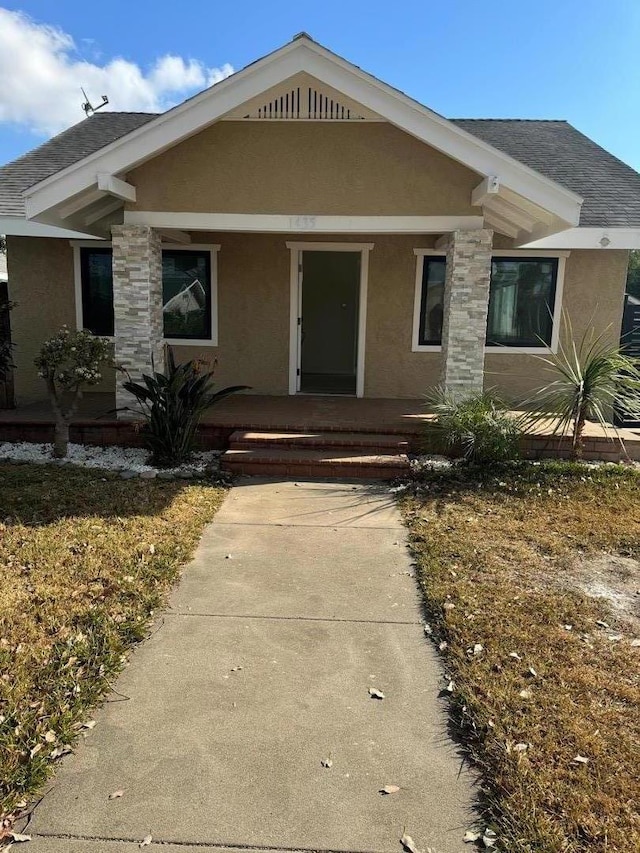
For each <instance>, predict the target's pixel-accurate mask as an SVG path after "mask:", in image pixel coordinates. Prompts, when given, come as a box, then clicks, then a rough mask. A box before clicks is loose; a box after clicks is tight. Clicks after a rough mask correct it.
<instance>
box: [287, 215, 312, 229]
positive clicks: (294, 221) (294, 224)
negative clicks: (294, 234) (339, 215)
mask: <svg viewBox="0 0 640 853" xmlns="http://www.w3.org/2000/svg"><path fill="white" fill-rule="evenodd" d="M316 219H317V217H315V216H290V217H289V227H290V228H291V230H292V231H314V230H315V228H316Z"/></svg>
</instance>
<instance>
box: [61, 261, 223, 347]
mask: <svg viewBox="0 0 640 853" xmlns="http://www.w3.org/2000/svg"><path fill="white" fill-rule="evenodd" d="M217 248H219V247H217V246H211V247H208V246H207V247H204V248H198V247H189V248H188V249H184V250H183V249H166V250H163V252H162V304H163V317H164V337H165V338H166V339H170V340H176V341H185V343H186V342H189V341H193V342H196V341H197V342H201V341H207V342H211V343H212V344H214V345H215V343H216V340H215V338H216V327H215V322H216V320H215V309H216V298H215V281H214V277H215V276H214V275H212V250H215V249H217ZM76 251H77V252H78V253H79V254H78V258H79V263H77V266H76V269H77V270H78V275H79V277H78V280H77V282H76V293H77V299H78V309H77V314H78V316H77V322H78V328H82V329H88V330H89V331H90V332H92V333H93V334H94V335H102V336H105V337H111V336H113V334H114V320H113V271H112V253H111V249H110V248H106V247H104V246H100V247H93V246H80V247H79V248H77V249H76Z"/></svg>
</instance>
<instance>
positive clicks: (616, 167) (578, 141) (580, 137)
mask: <svg viewBox="0 0 640 853" xmlns="http://www.w3.org/2000/svg"><path fill="white" fill-rule="evenodd" d="M452 121H453V123H454V124H456V125H458V127H461V128H462V129H463V130H466V131H467V132H468V133H471V134H473V135H474V136H477V137H479V138H480V139H482V140H484V142H488V143H489V145H493V147H494V148H498V149H499V150H500V151H504V152H505V154H509V155H510V156H511V157H513V158H514V159H515V160H519V161H520V162H521V163H524V164H525V165H526V166H530V167H531V168H532V169H535V170H536V171H537V172H540V174H542V175H545V176H546V177H547V178H551V179H552V180H553V181H556V182H557V183H558V184H560V185H561V186H563V187H566V188H567V189H570V190H573V191H574V192H576V193H578V195H580V196H582V197H583V198H584V203H583V205H582V211H581V214H580V225H581V226H601V227H615V226H622V227H628V226H632V227H637V226H640V174H638V172H636V171H635V170H634V169H632V168H631V166H627V164H626V163H623V162H622V160H618V158H617V157H614V156H613V154H609V152H608V151H605V149H604V148H601V147H600V146H599V145H596V143H595V142H593V141H592V140H591V139H589V137H587V136H584V134H582V133H580V131H578V130H576V129H575V127H572V126H571V125H570V124H569V123H568V122H566V121H537V120H518V119H452Z"/></svg>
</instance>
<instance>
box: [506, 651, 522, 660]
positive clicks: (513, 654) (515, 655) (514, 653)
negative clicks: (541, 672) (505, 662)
mask: <svg viewBox="0 0 640 853" xmlns="http://www.w3.org/2000/svg"><path fill="white" fill-rule="evenodd" d="M509 657H510V658H513V659H514V660H522V658H521V657H520V655H519V654H518V652H509Z"/></svg>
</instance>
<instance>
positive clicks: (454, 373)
mask: <svg viewBox="0 0 640 853" xmlns="http://www.w3.org/2000/svg"><path fill="white" fill-rule="evenodd" d="M492 242H493V231H487V230H485V229H479V230H477V231H454V232H453V233H452V234H451V236H450V238H449V245H448V248H447V270H446V278H445V286H444V306H443V308H444V314H443V320H442V374H441V377H440V382H441V385H442V386H443V387H444V388H445V389H446V390H447V391H449V392H451V393H453V394H455V395H456V396H458V397H462V396H465V395H468V394H474V393H476V392H478V391H482V387H483V381H484V346H485V339H486V335H487V309H488V307H489V283H490V280H491V250H492Z"/></svg>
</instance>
